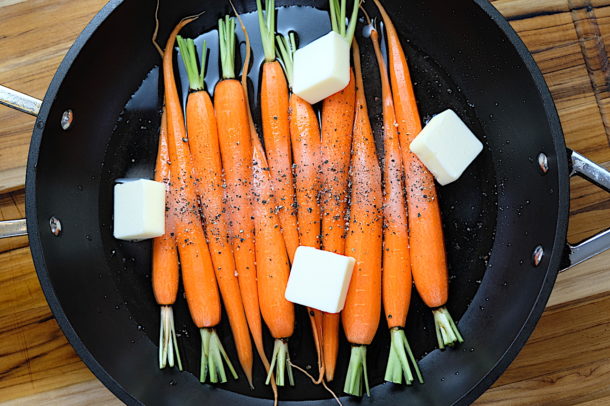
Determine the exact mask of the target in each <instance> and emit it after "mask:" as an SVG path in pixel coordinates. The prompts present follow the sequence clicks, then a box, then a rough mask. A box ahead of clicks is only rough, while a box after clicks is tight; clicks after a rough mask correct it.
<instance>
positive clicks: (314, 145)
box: [277, 32, 324, 383]
mask: <svg viewBox="0 0 610 406" xmlns="http://www.w3.org/2000/svg"><path fill="white" fill-rule="evenodd" d="M277 46H278V50H279V52H280V53H281V56H282V64H283V66H284V69H285V70H286V77H287V79H288V84H289V86H290V88H292V71H293V63H294V59H293V56H294V52H295V51H296V49H297V46H296V39H295V34H294V32H291V33H290V35H289V38H285V37H283V36H281V35H278V36H277ZM289 106H290V108H289V118H290V138H291V145H292V153H293V156H294V172H295V183H296V197H297V219H298V224H299V240H300V244H301V245H303V246H307V247H313V248H318V249H319V248H320V215H321V212H320V204H319V201H318V198H319V194H320V189H321V184H320V177H319V173H318V172H319V168H320V128H319V123H318V117H317V115H316V113H315V111H314V109H313V107H312V106H311V104H309V103H308V102H306V101H305V100H303V99H302V98H300V97H299V96H297V95H295V94H294V93H291V94H290V101H289ZM307 314H308V315H309V321H310V323H311V328H312V332H313V337H314V343H315V346H316V354H317V356H318V373H319V375H320V376H319V378H318V380H317V381H316V383H319V382H321V381H322V379H323V378H324V362H323V355H322V341H321V337H322V320H323V314H322V312H321V311H320V310H317V309H311V308H308V309H307Z"/></svg>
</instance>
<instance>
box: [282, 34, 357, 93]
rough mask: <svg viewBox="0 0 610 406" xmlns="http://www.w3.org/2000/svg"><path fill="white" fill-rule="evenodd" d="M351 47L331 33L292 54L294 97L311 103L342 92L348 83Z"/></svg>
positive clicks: (341, 38)
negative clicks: (296, 96)
mask: <svg viewBox="0 0 610 406" xmlns="http://www.w3.org/2000/svg"><path fill="white" fill-rule="evenodd" d="M349 51H350V44H348V43H347V41H346V40H345V39H344V38H343V37H342V36H341V35H339V34H337V33H336V32H334V31H331V32H329V33H328V34H326V35H325V36H323V37H321V38H318V39H317V40H315V41H314V42H312V43H310V44H308V45H306V46H304V47H303V48H301V49H298V50H297V51H296V52H295V53H294V67H293V85H292V90H293V92H294V94H296V95H298V96H299V97H301V98H303V99H305V100H306V101H307V102H309V103H311V104H315V103H317V102H319V101H321V100H324V99H325V98H327V97H328V96H331V95H333V94H335V93H337V92H338V91H340V90H343V89H344V88H345V87H346V86H347V84H348V83H349V66H350V52H349Z"/></svg>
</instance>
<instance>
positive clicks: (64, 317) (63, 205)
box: [0, 0, 610, 405]
mask: <svg viewBox="0 0 610 406" xmlns="http://www.w3.org/2000/svg"><path fill="white" fill-rule="evenodd" d="M278 3H279V4H278V6H294V5H297V4H299V5H307V6H314V7H317V8H319V9H324V8H325V7H326V3H327V2H326V1H324V0H285V1H278ZM254 4H255V2H254V1H253V0H241V1H237V4H236V5H237V7H238V10H239V11H240V12H244V13H246V12H249V11H252V10H254ZM384 4H385V5H386V7H387V9H388V11H389V12H390V15H391V16H392V18H393V20H394V22H395V24H396V26H397V28H398V30H399V32H400V34H401V36H402V40H403V44H404V45H405V46H406V48H407V54H408V57H409V59H410V63H411V68H412V75H413V77H414V80H415V83H416V84H415V88H416V92H417V97H418V100H419V104H420V110H421V113H422V117H424V119H425V118H428V117H430V116H431V115H433V114H435V113H438V112H440V111H442V110H444V109H446V108H452V109H454V110H455V111H456V112H457V113H458V114H459V115H460V116H461V117H462V118H463V119H464V120H465V121H466V123H467V124H468V125H469V126H470V127H471V128H472V129H473V131H474V132H475V133H476V134H477V135H478V136H479V137H480V138H481V140H482V141H483V142H484V144H485V149H484V152H483V154H482V155H481V156H480V157H479V158H478V159H477V161H476V162H475V164H474V165H472V166H471V167H470V168H469V169H468V171H467V172H466V173H465V174H464V176H463V177H462V178H461V179H460V180H459V181H458V182H456V183H454V184H452V185H450V186H447V187H442V188H439V193H440V201H441V205H442V212H443V220H444V228H445V237H446V245H447V251H448V252H447V254H448V259H449V264H450V277H451V284H450V298H449V303H448V307H449V310H450V312H451V314H452V315H454V317H455V318H456V319H459V328H460V330H461V331H462V333H463V336H464V338H465V340H466V341H465V343H464V344H463V345H459V346H457V347H456V348H454V349H448V350H446V351H440V350H436V349H435V338H434V329H433V322H432V317H431V315H430V312H429V310H428V309H427V308H426V307H425V306H424V305H423V303H422V302H421V300H420V299H419V297H417V295H415V297H414V298H413V303H412V307H411V310H410V313H409V319H408V327H407V335H408V337H409V340H410V341H411V344H412V347H413V348H414V351H415V353H416V356H417V357H418V358H419V359H420V366H421V369H422V372H423V374H424V377H425V379H426V383H425V384H424V385H417V384H416V385H414V386H412V387H402V386H395V385H391V384H382V382H383V371H384V368H385V362H386V359H387V351H388V343H389V341H388V337H387V332H386V328H385V326H384V325H383V323H382V325H381V326H380V328H379V334H378V337H377V338H376V339H375V341H374V344H373V345H372V346H371V347H370V349H369V370H370V375H369V376H370V379H371V380H372V382H373V384H374V388H373V390H372V395H371V398H364V399H363V400H358V399H355V398H347V397H344V398H343V399H342V401H343V403H344V404H360V403H363V404H370V403H374V404H376V405H396V404H410V405H449V404H467V403H470V402H472V401H473V400H474V399H476V397H478V396H479V395H480V394H481V393H482V392H483V391H485V390H486V389H487V388H488V387H489V386H490V385H491V384H492V382H493V381H494V380H495V379H496V378H497V377H498V376H499V375H500V374H501V373H502V371H504V369H505V368H506V367H507V366H508V364H509V363H510V362H511V361H512V360H513V359H514V358H515V356H516V354H517V353H518V351H519V350H520V349H521V347H522V346H523V344H524V343H525V341H526V340H527V338H528V336H529V335H530V333H531V332H532V330H533V329H534V326H535V324H536V322H537V320H538V318H539V317H540V315H541V313H542V311H543V309H544V306H545V304H546V301H547V299H548V297H549V294H550V292H551V289H552V287H553V283H554V281H555V278H556V275H557V272H558V271H559V270H560V269H562V268H565V267H567V266H570V265H571V264H573V263H576V262H579V261H582V260H584V259H586V258H588V257H590V256H592V255H594V254H595V253H597V252H600V251H602V250H604V249H605V248H607V247H608V246H610V241H609V240H610V234H609V233H608V232H606V233H604V234H602V235H600V236H597V237H595V238H593V239H591V240H589V241H587V242H585V243H584V244H581V245H579V246H577V247H570V246H568V245H566V230H567V221H568V204H569V190H568V187H569V176H570V174H573V173H580V174H584V175H585V176H586V177H589V178H592V179H593V180H594V181H595V182H596V183H598V184H600V185H601V186H602V187H606V188H608V187H610V175H609V174H608V173H607V172H604V171H603V169H601V168H600V167H597V166H595V165H594V164H592V163H591V162H589V161H587V160H586V159H584V158H582V157H581V156H580V155H578V154H573V153H572V152H570V151H567V150H566V147H565V145H564V140H563V136H562V133H561V128H560V123H559V120H558V117H557V114H556V111H555V108H554V105H553V102H552V100H551V97H550V94H549V92H548V89H547V87H546V85H545V83H544V80H543V78H542V76H541V74H540V72H539V71H538V68H537V67H536V65H535V64H534V61H533V60H532V58H531V56H530V55H529V53H528V52H527V50H526V48H525V47H524V46H523V44H522V43H521V41H520V40H519V39H518V37H517V36H516V34H515V33H514V32H513V31H512V30H511V28H510V27H509V25H508V24H507V23H506V21H505V20H504V19H503V18H502V17H501V16H500V15H499V14H498V12H497V11H496V10H495V9H493V7H492V6H490V5H489V4H488V3H487V2H486V1H484V0H476V1H452V2H447V1H445V0H410V1H400V0H385V1H384ZM154 8H155V4H154V2H151V1H145V0H128V1H119V0H113V1H111V2H110V3H109V4H108V5H107V6H106V7H105V8H104V9H103V10H102V11H101V12H100V13H99V14H98V15H97V16H96V17H95V18H94V19H93V21H92V22H91V23H90V24H89V26H88V27H87V28H86V29H85V31H84V32H83V34H81V36H80V37H79V38H78V40H77V41H76V43H75V44H74V46H73V47H72V49H71V50H70V51H69V52H68V54H67V56H66V58H65V59H64V61H63V63H62V64H61V66H60V67H59V69H58V72H57V74H56V75H55V78H54V79H53V81H52V83H51V85H50V87H49V90H48V92H47V94H46V97H45V100H44V102H43V104H42V107H41V109H40V114H39V115H38V119H37V121H36V125H35V128H34V132H33V137H32V143H31V148H30V155H29V160H28V168H27V182H26V183H27V184H26V196H27V199H26V206H27V217H28V219H27V229H28V232H29V235H30V244H31V250H32V255H33V257H34V262H35V265H36V269H37V272H38V275H39V278H40V281H41V284H42V287H43V289H44V292H45V294H46V296H47V299H48V301H49V304H50V306H51V308H52V310H53V312H54V314H55V316H56V318H57V320H58V322H59V324H60V326H61V328H62V329H63V331H64V333H65V334H66V336H67V337H68V339H69V340H70V342H71V343H72V345H73V346H74V347H75V348H76V351H77V352H78V353H79V355H80V356H81V357H82V358H83V360H84V361H85V363H86V364H87V365H88V366H89V368H91V370H92V371H93V372H94V373H95V374H96V376H97V377H98V378H99V379H100V380H101V381H102V382H103V383H104V384H105V385H107V386H108V387H109V388H110V389H111V390H112V391H113V392H114V393H115V394H116V395H117V396H118V397H119V398H120V399H122V400H123V401H125V402H126V403H128V404H146V405H171V404H175V405H190V404H198V405H199V404H213V405H224V404H247V405H263V404H264V405H269V404H271V401H270V400H269V398H270V396H271V392H270V390H269V389H268V388H267V387H265V386H264V384H263V371H262V367H261V365H260V363H259V362H256V363H255V371H254V373H255V386H256V390H254V391H251V390H249V389H248V388H247V385H246V383H245V379H243V378H242V379H241V380H239V381H237V382H229V383H227V384H225V385H221V386H218V387H211V386H208V385H201V384H200V383H199V382H198V381H197V378H196V377H195V375H193V373H189V372H182V373H180V372H178V371H177V370H172V369H166V370H162V371H160V370H158V368H157V340H158V333H159V331H158V308H157V306H156V304H155V302H154V299H153V296H152V292H151V288H150V243H148V242H142V243H127V242H122V241H117V240H115V239H113V238H112V226H111V224H112V221H111V219H112V189H113V183H114V179H116V178H120V177H125V176H145V177H151V176H152V170H153V164H154V157H155V154H156V136H157V133H158V127H159V121H160V107H161V101H160V100H161V99H160V94H161V92H162V88H161V86H160V84H159V70H158V65H159V63H160V59H159V56H158V54H157V52H156V50H155V49H154V48H153V46H152V45H151V42H150V38H151V34H152V32H153V29H154V21H153V15H154ZM366 8H367V9H368V11H369V13H370V14H371V15H372V16H375V15H377V13H376V10H375V8H374V7H371V4H366ZM203 10H205V11H206V13H205V14H204V15H203V16H202V17H201V18H200V19H199V20H197V21H196V22H194V23H192V24H190V25H189V26H188V27H187V29H185V31H184V33H183V34H184V35H187V36H192V37H197V36H198V35H200V34H201V33H203V32H207V31H209V30H210V29H211V28H213V27H214V26H215V25H216V20H217V18H218V17H220V16H221V15H223V14H225V13H228V12H229V11H230V9H229V7H228V5H227V4H226V3H225V2H224V1H214V2H211V1H209V2H207V3H202V2H201V1H195V0H185V1H180V2H170V1H162V2H161V8H160V33H159V38H161V40H162V41H164V39H165V38H167V36H168V33H169V31H170V30H171V28H172V27H173V26H174V24H175V23H176V22H177V21H178V20H179V19H180V18H181V17H184V16H186V15H191V14H195V13H199V12H201V11H203ZM245 18H246V21H247V23H248V28H249V31H250V33H251V36H252V37H253V39H257V38H258V34H257V31H256V25H255V21H254V20H253V19H252V18H251V17H249V16H248V15H245ZM278 21H279V30H280V31H283V32H286V30H289V29H295V30H297V31H298V32H299V33H300V34H301V36H300V40H301V44H304V43H306V42H308V41H311V40H312V39H315V37H316V36H318V35H321V34H323V33H325V32H326V31H327V30H328V28H329V23H328V19H327V17H326V16H325V15H324V13H321V12H316V11H315V10H313V9H311V8H302V9H289V10H281V11H280V14H279V16H278ZM358 31H359V30H358ZM210 38H211V37H210ZM240 38H241V37H240ZM358 39H359V42H360V44H361V48H362V53H363V64H364V66H363V68H364V75H365V78H366V80H365V82H366V87H367V88H366V91H367V94H368V96H369V98H370V100H369V103H370V104H369V108H370V114H371V117H372V118H373V124H374V126H375V127H376V130H377V131H376V132H377V134H379V129H380V125H381V118H380V113H381V110H380V105H379V103H378V102H377V101H376V100H375V97H378V96H379V95H380V86H379V83H378V73H377V67H376V64H375V63H374V60H373V55H372V51H371V46H370V42H369V41H368V40H366V39H364V38H362V37H361V36H359V37H358ZM211 45H212V46H213V45H214V44H211ZM259 48H260V46H259V44H258V43H257V42H255V44H254V52H255V55H256V56H257V57H259V59H258V60H256V61H255V63H254V66H253V70H252V73H251V75H250V77H251V78H252V79H253V85H254V86H253V89H252V92H253V94H252V95H251V98H252V100H254V92H255V90H256V82H257V78H258V65H259V63H260V57H261V56H262V52H261V50H260V49H259ZM215 52H216V51H214V52H213V53H212V55H211V58H212V62H211V63H210V67H209V69H210V75H209V76H208V85H210V87H211V88H213V85H214V83H213V82H214V80H215V78H214V75H215V72H216V71H217V68H218V67H217V62H216V61H217V56H216V55H217V54H216V53H215ZM0 91H1V92H2V93H3V97H4V98H6V97H7V96H6V94H5V92H6V90H5V89H0ZM11 97H12V98H13V101H12V102H11V104H19V103H20V102H21V101H22V100H21V98H20V96H19V95H14V94H13V95H12V96H11ZM25 104H27V103H25ZM22 108H23V106H22ZM255 108H256V105H255ZM69 111H71V114H70V112H69ZM62 117H63V120H62ZM21 224H22V223H19V222H16V223H10V224H6V223H5V224H1V225H0V226H1V227H2V230H3V232H4V233H7V232H8V231H9V230H8V228H9V227H17V228H18V227H19V226H20V225H21ZM13 231H15V230H13ZM176 325H177V329H178V330H179V333H180V335H181V337H180V340H179V341H180V343H181V346H182V351H183V357H184V358H185V359H186V367H187V370H188V371H190V372H196V371H198V368H199V365H198V362H199V361H198V360H199V353H198V352H199V342H198V340H199V338H198V335H197V334H196V330H195V329H194V328H193V326H192V325H191V322H190V319H189V316H188V313H187V310H186V306H185V303H184V300H182V298H180V299H179V301H178V303H177V305H176ZM220 332H221V336H222V337H223V338H224V341H225V346H226V348H227V349H228V351H229V354H230V356H231V357H232V358H233V359H235V352H234V346H233V344H232V343H231V340H230V330H229V329H228V327H227V325H226V323H225V322H223V324H222V325H221V326H220ZM267 344H269V345H271V342H270V341H269V342H268V343H267ZM291 346H292V353H291V358H292V360H293V362H295V363H297V364H299V365H302V366H307V365H315V360H314V354H313V352H312V348H313V347H312V342H311V337H310V334H309V330H308V328H307V324H306V321H305V316H304V314H303V312H302V309H301V313H300V315H299V319H298V326H297V329H296V333H295V336H294V339H293V340H291ZM270 350H271V349H270V348H269V351H270ZM347 351H348V347H347V346H346V345H343V346H342V350H341V353H340V355H339V361H338V365H337V371H338V375H337V377H336V379H335V382H333V384H332V387H333V388H334V389H335V390H336V391H337V392H338V393H341V388H342V385H343V378H344V373H345V370H346V366H347V365H346V364H347V360H348V358H347V355H348V353H347ZM296 384H297V386H296V387H295V388H287V389H282V390H281V391H280V396H281V399H283V400H285V401H286V402H285V403H286V404H293V403H295V404H296V403H297V402H298V404H299V405H301V404H303V405H332V404H334V400H332V399H329V396H328V394H327V393H326V392H325V391H323V390H322V389H320V388H319V387H315V386H313V385H312V384H310V383H309V381H308V380H307V379H306V378H305V377H304V376H302V375H300V374H299V373H297V382H296Z"/></svg>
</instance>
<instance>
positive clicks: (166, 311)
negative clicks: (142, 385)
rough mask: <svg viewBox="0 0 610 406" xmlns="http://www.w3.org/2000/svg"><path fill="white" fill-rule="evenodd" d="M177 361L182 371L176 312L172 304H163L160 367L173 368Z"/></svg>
mask: <svg viewBox="0 0 610 406" xmlns="http://www.w3.org/2000/svg"><path fill="white" fill-rule="evenodd" d="M175 362H177V363H178V369H179V370H180V371H182V360H181V359H180V351H179V349H178V340H177V339H176V328H175V327H174V312H173V310H172V307H171V306H161V329H160V333H159V368H160V369H163V368H165V367H166V366H169V367H170V368H173V367H174V365H175Z"/></svg>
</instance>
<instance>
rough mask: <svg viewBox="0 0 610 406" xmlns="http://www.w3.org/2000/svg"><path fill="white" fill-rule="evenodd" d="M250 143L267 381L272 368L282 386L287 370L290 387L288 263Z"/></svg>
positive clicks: (264, 169) (261, 159)
mask: <svg viewBox="0 0 610 406" xmlns="http://www.w3.org/2000/svg"><path fill="white" fill-rule="evenodd" d="M252 141H253V148H254V151H253V176H254V181H253V188H252V190H253V194H254V224H255V230H256V231H255V234H256V261H257V262H256V263H257V265H258V267H257V276H258V295H259V298H260V307H261V314H262V315H263V320H265V324H266V325H267V327H269V331H271V335H272V336H273V338H275V344H274V349H273V357H272V359H271V370H270V371H269V374H268V375H267V382H269V380H270V378H271V372H272V371H273V367H274V366H276V370H275V379H276V384H277V385H278V386H283V385H284V372H285V369H286V368H287V370H288V380H289V382H290V385H294V379H293V376H292V368H291V367H290V356H289V354H288V339H289V338H290V337H291V336H292V333H293V331H294V305H293V304H292V303H290V302H289V301H287V300H286V298H285V297H284V295H285V293H286V284H287V283H288V276H289V274H290V263H289V259H288V255H287V253H286V246H285V244H284V238H283V236H282V233H281V231H280V230H279V227H278V224H279V219H278V216H277V215H276V213H275V208H274V205H275V204H276V203H275V198H274V195H273V190H272V188H271V178H270V177H269V173H268V172H269V167H268V165H267V162H266V159H265V155H264V152H263V149H262V146H261V145H260V141H259V140H258V138H256V139H253V140H252Z"/></svg>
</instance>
